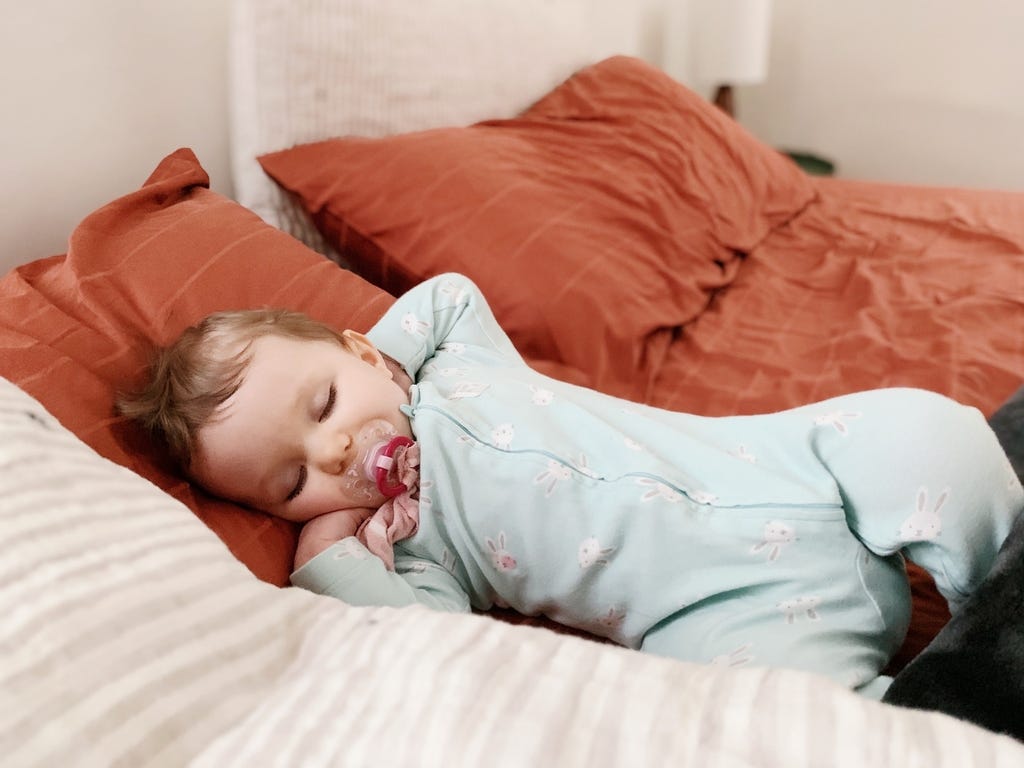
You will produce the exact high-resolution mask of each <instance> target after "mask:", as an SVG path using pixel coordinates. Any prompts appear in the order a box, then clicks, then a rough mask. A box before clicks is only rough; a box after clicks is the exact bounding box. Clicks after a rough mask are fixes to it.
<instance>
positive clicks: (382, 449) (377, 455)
mask: <svg viewBox="0 0 1024 768" xmlns="http://www.w3.org/2000/svg"><path fill="white" fill-rule="evenodd" d="M410 445H413V441H412V440H410V439H409V438H408V437H406V436H405V435H395V436H394V437H393V438H391V439H390V440H388V441H387V442H381V443H377V444H376V445H375V446H373V448H371V449H370V450H369V451H368V452H367V454H366V460H365V462H364V463H363V470H364V471H365V473H366V479H367V480H373V481H374V482H375V483H377V490H378V491H380V492H381V493H382V494H384V496H386V497H387V498H389V499H390V498H393V497H395V496H397V495H398V494H400V493H405V491H406V490H407V488H406V485H405V483H401V482H397V481H389V480H388V471H389V470H390V469H391V465H392V464H394V463H395V460H394V458H393V457H394V455H395V451H397V450H398V449H399V448H402V447H405V448H408V447H409V446H410Z"/></svg>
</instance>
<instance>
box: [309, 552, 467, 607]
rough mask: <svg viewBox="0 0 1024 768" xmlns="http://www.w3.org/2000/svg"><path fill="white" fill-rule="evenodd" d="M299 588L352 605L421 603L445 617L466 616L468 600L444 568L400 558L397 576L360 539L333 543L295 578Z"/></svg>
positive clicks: (397, 558) (409, 558)
mask: <svg viewBox="0 0 1024 768" xmlns="http://www.w3.org/2000/svg"><path fill="white" fill-rule="evenodd" d="M291 582H292V584H294V585H295V586H296V587H302V588H303V589H308V590H310V591H311V592H316V593H317V594H321V595H330V596H331V597H336V598H338V599H340V600H343V601H345V602H346V603H348V604H349V605H389V606H395V607H398V606H403V605H414V604H417V603H419V604H420V605H425V606H427V607H428V608H434V609H436V610H441V611H455V612H465V611H468V610H469V608H470V604H469V595H468V594H467V593H466V590H465V589H464V588H463V587H462V585H461V584H460V583H459V581H458V579H457V578H455V576H454V574H453V573H452V572H451V571H449V570H448V569H447V568H444V567H442V566H441V565H439V564H437V563H434V562H430V561H428V560H423V559H419V558H413V557H410V556H408V555H405V554H402V553H400V552H398V551H396V552H395V570H394V571H389V570H387V568H385V567H384V562H383V561H382V560H381V559H380V558H379V557H375V556H374V555H373V554H371V553H370V551H369V550H368V549H366V547H365V546H363V544H362V543H361V542H360V541H359V540H358V539H356V538H354V537H348V538H345V539H343V540H341V541H338V542H334V543H333V544H331V545H330V546H329V547H327V549H325V550H324V551H323V552H321V553H320V554H319V555H317V556H316V557H313V558H311V559H310V560H308V561H306V563H305V564H304V565H302V566H301V567H299V568H296V570H295V572H294V573H292V576H291Z"/></svg>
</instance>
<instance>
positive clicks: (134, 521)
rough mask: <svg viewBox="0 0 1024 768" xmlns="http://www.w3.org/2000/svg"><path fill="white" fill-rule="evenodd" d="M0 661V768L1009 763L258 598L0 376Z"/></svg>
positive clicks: (907, 728)
mask: <svg viewBox="0 0 1024 768" xmlns="http://www.w3.org/2000/svg"><path fill="white" fill-rule="evenodd" d="M0 652H2V658H0V662H2V663H0V763H2V764H3V765H5V766H65V765H67V766H70V765H74V766H104V767H105V766H115V765H124V766H142V765H155V766H182V765H196V766H216V767H217V768H220V767H222V766H275V765H280V766H314V767H315V766H328V765H344V766H367V767H369V766H373V768H380V767H381V766H438V767H439V768H440V767H441V766H444V767H445V768H456V767H457V766H472V767H473V768H477V766H484V765H486V766H488V768H500V767H501V766H524V767H525V766H548V765H550V766H559V767H560V768H569V767H571V766H581V768H582V767H583V766H586V767H587V768H594V766H629V768H636V767H637V766H646V765H651V766H654V765H671V766H695V767H697V766H699V767H700V768H715V767H716V766H723V767H724V766H730V767H732V766H748V765H749V766H753V765H757V766H779V768H800V767H801V766H851V768H854V767H855V768H864V766H872V767H873V768H885V767H886V766H893V767H894V768H909V767H910V766H922V767H923V768H942V767H943V766H950V767H951V768H963V767H964V766H972V765H976V766H985V768H999V766H1007V768H1009V767H1010V766H1021V765H1024V747H1022V746H1020V745H1018V744H1017V743H1016V742H1013V741H1011V740H1009V739H1007V738H1005V737H999V736H995V735H992V734H989V733H987V732H985V731H982V730H980V729H978V728H976V727H974V726H970V725H967V724H964V723H960V722H958V721H955V720H953V719H951V718H948V717H946V716H943V715H935V714H925V713H918V712H912V711H909V710H899V709H895V708H892V707H889V706H886V705H882V704H878V703H875V702H871V701H867V700H864V699H861V698H860V697H858V696H857V695H855V694H853V693H850V692H848V691H846V690H844V689H841V688H839V687H836V686H835V685H833V684H831V683H830V682H828V681H826V680H824V679H819V678H816V677H813V676H810V675H805V674H801V673H795V672H788V671H766V670H749V669H745V670H729V669H718V668H712V667H701V666H694V665H686V664H681V663H677V662H674V661H670V660H663V659H657V658H654V657H650V656H645V655H642V654H639V653H634V652H631V651H625V650H620V649H617V648H612V647H609V646H605V645H599V644H596V643H591V642H588V641H586V640H581V639H578V638H572V637H563V636H561V635H556V634H554V633H551V632H548V631H545V630H540V629H533V628H528V627H514V626H509V625H506V624H504V623H501V622H497V621H494V620H491V619H488V618H484V617H477V616H467V615H447V614H441V613H433V612H430V611H427V610H426V609H422V608H409V609H403V610H393V609H362V608H351V607H349V606H346V605H344V604H343V603H341V602H339V601H336V600H333V599H331V598H324V597H320V596H317V595H313V594H310V593H305V592H302V591H299V590H295V589H285V590H281V589H277V588H275V587H271V586H268V585H266V584H263V583H260V582H258V581H257V580H256V579H254V578H253V577H252V576H251V575H250V574H249V572H248V570H247V569H246V568H245V567H243V566H242V565H240V564H239V563H237V562H236V561H235V560H234V559H233V558H232V556H231V555H230V554H229V553H228V551H227V549H226V548H225V547H224V546H223V545H222V544H221V543H220V541H219V540H218V539H217V538H216V537H215V536H214V535H213V534H212V533H210V532H209V530H207V528H206V527H205V526H204V525H203V524H202V523H201V522H199V521H198V520H197V519H196V518H195V517H194V516H193V515H192V514H191V513H190V512H189V511H188V510H187V509H186V508H185V507H184V506H182V505H180V504H179V503H178V502H176V501H175V500H174V499H172V498H170V497H169V496H167V495H165V494H164V493H162V492H161V491H160V490H158V489H157V488H155V487H154V486H153V485H151V484H150V483H149V482H147V481H146V480H143V479H141V478H140V477H138V476H137V475H135V474H133V473H132V472H130V471H129V470H127V469H125V468H123V467H120V466H117V465H115V464H113V463H111V462H109V461H107V460H106V459H103V458H101V457H100V456H98V455H97V454H95V453H94V452H93V451H92V450H91V449H90V448H88V447H87V446H85V445H84V444H83V443H82V442H80V441H79V440H78V439H77V438H76V437H74V436H73V435H72V434H71V433H69V432H68V431H66V430H65V429H64V428H63V427H62V426H61V425H60V424H59V423H57V422H56V421H55V420H54V419H53V417H51V416H50V415H49V414H48V413H47V412H46V411H45V410H44V409H43V408H42V406H41V405H39V404H38V403H37V402H36V401H35V400H33V399H31V398H30V397H28V396H27V395H26V394H24V393H23V392H22V391H21V390H19V389H18V388H16V387H15V386H13V385H12V384H10V383H9V382H7V381H6V380H2V379H0Z"/></svg>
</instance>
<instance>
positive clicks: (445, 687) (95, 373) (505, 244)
mask: <svg viewBox="0 0 1024 768" xmlns="http://www.w3.org/2000/svg"><path fill="white" fill-rule="evenodd" d="M606 5H607V7H606ZM615 5H616V4H615V3H607V4H604V3H598V4H595V5H593V6H592V7H591V11H592V9H593V8H601V9H602V10H601V12H600V13H597V12H588V4H587V3H585V2H559V3H551V2H544V1H543V0H534V1H532V2H526V1H525V0H524V1H523V2H516V3H512V2H507V3H504V2H493V3H489V4H473V5H472V6H467V5H465V4H461V3H458V2H455V0H446V1H445V2H438V3H430V4H425V3H420V4H413V3H398V2H389V3H380V2H372V1H371V0H364V1H363V2H359V1H358V0H345V1H342V0H333V1H329V0H320V1H319V2H314V1H313V0H308V1H306V2H294V0H293V1H292V2H284V0H259V1H258V2H255V1H250V2H238V3H236V4H235V7H234V10H233V14H234V17H233V19H232V82H233V88H232V95H231V98H232V108H233V113H234V127H233V135H232V148H233V153H234V157H233V164H234V177H235V178H234V182H235V188H236V197H237V201H236V200H232V199H229V198H227V197H224V196H222V195H219V194H217V193H214V192H212V191H211V190H210V189H209V178H208V176H207V174H206V172H205V171H204V169H203V166H202V163H201V159H200V158H197V157H196V156H195V154H194V153H193V152H192V151H191V150H189V149H187V148H182V149H178V150H176V151H174V152H172V153H170V154H168V155H167V156H166V157H164V158H163V159H159V158H154V166H155V168H154V170H153V172H152V174H151V175H150V177H149V178H148V179H146V181H145V182H144V184H143V185H142V186H141V187H140V188H138V189H133V190H125V194H124V195H122V196H121V197H118V198H116V199H114V200H112V201H111V202H110V203H109V204H107V205H105V206H103V207H101V208H99V209H97V210H96V211H95V212H93V213H92V214H90V215H89V216H88V217H86V218H85V219H84V220H83V221H82V222H81V224H80V225H79V226H78V227H77V228H76V229H75V230H74V231H73V232H72V233H71V235H70V239H69V246H68V250H67V252H66V253H65V254H61V255H58V256H53V257H50V258H46V259H37V260H33V261H30V262H27V263H25V264H23V265H22V266H20V267H18V268H16V269H14V270H12V271H11V272H10V273H9V274H7V275H6V276H5V277H4V278H3V280H2V281H0V297H2V299H3V301H2V303H0V350H2V353H0V377H2V380H0V488H2V490H0V499H2V500H3V501H2V504H0V516H2V520H3V523H2V525H3V535H2V542H3V543H2V545H0V572H2V573H3V578H2V580H0V584H2V588H0V595H2V602H0V614H2V615H3V616H4V617H5V618H4V620H3V623H2V630H0V631H2V634H0V637H2V638H3V648H4V657H3V658H4V663H3V665H2V667H0V680H2V686H0V691H2V693H0V701H2V702H3V706H2V708H0V746H2V747H3V751H4V754H5V761H6V764H10V765H53V764H63V763H74V764H86V765H115V764H128V765H136V764H155V765H183V764H195V765H217V766H223V765H235V764H238V765H254V764H256V765H264V764H266V765H353V766H357V765H371V764H372V765H403V766H404V765H416V766H430V765H447V766H451V765H479V764H482V763H485V762H486V763H487V764H492V765H509V766H513V765H514V766H520V765H559V766H563V765H565V766H573V765H584V764H585V765H588V766H592V765H630V766H633V765H695V766H696V765H699V766H736V765H777V766H786V767H787V768H791V767H793V766H814V765H857V766H860V765H872V766H887V765H892V766H908V765H925V764H927V765H929V766H944V765H950V766H953V765H955V766H963V765H986V766H1002V765H1005V766H1012V765H1021V764H1024V747H1022V746H1021V745H1020V744H1018V743H1017V742H1016V741H1014V740H1012V739H1009V738H1007V737H1005V736H1000V735H997V734H993V733H990V732H987V731H985V730H983V729H981V728H978V727H976V726H973V725H971V724H969V723H966V722H962V721H958V720H954V719H952V718H950V717H947V716H945V715H942V714H938V713H928V712H919V711H913V710H905V709H898V708H895V707H891V706H888V705H884V704H880V703H877V702H873V701H869V700H866V699H864V698H861V697H859V696H857V695H855V694H853V693H851V692H849V691H847V690H845V689H842V688H839V687H837V686H835V685H834V684H832V683H830V682H829V681H827V680H824V679H821V678H817V677H814V676H812V675H807V674H804V673H801V672H797V671H794V670H786V669H773V670H765V669H758V668H752V667H745V666H743V665H738V666H736V667H729V666H728V665H725V666H715V665H707V666H700V665H690V664H682V663H679V662H674V661H670V660H666V659H659V658H655V657H652V656H648V655H643V654H639V653H635V652H631V651H627V650H624V649H620V648H616V647H612V646H610V645H608V644H605V643H598V642H594V641H593V640H592V639H589V638H586V637H581V636H576V635H572V634H567V633H564V632H560V631H552V629H553V627H552V626H551V625H550V624H548V623H547V622H546V621H545V620H544V619H543V617H515V616H501V617H500V618H502V619H504V620H502V621H496V620H495V616H487V615H485V616H479V615H466V616H452V615H446V614H439V613H432V612H429V611H427V610H425V609H418V608H413V609H403V610H392V609H365V608H354V607H350V606H347V605H344V604H342V603H340V602H339V601H336V600H332V599H330V598H323V597H320V596H316V595H313V594H309V593H305V592H303V591H301V590H297V589H291V588H283V587H284V586H285V585H286V584H287V577H288V572H289V570H290V563H291V557H292V554H293V552H294V548H295V542H296V536H297V531H296V530H295V528H294V527H293V526H292V525H291V524H288V523H284V522H282V521H278V520H273V519H271V518H268V517H266V516H264V515H261V514H259V513H256V512H253V511H250V510H247V509H244V508H241V507H238V506H236V505H233V504H230V503H227V502H223V501H220V500H217V499H213V498H211V497H209V496H207V495H205V494H204V493H203V492H202V490H201V489H199V488H197V487H195V486H193V485H191V484H189V483H188V482H187V481H186V480H185V478H184V477H183V476H182V475H181V473H180V472H179V471H177V469H176V468H175V467H174V466H173V465H172V464H171V463H170V462H169V461H168V459H167V457H166V456H165V455H164V454H163V453H162V452H161V451H160V449H159V447H158V446H155V445H153V444H151V443H150V442H149V441H147V439H146V438H145V436H144V435H142V434H140V433H139V432H138V431H137V430H136V429H135V428H134V427H133V426H132V425H130V424H127V423H125V422H124V421H123V420H122V419H120V418H118V417H117V416H115V415H114V413H113V410H112V403H113V400H114V397H115V394H116V393H117V392H118V391H122V390H126V389H131V388H133V387H135V386H137V385H138V383H139V382H140V381H141V378H142V376H143V375H144V371H145V365H146V360H147V355H148V352H149V350H150V349H151V347H152V345H154V344H164V343H167V342H169V341H170V340H171V339H173V338H174V337H175V336H177V334H178V333H179V332H180V331H181V330H182V329H183V328H184V327H185V326H187V325H189V324H191V323H193V322H195V321H196V320H197V319H199V318H200V317H202V316H203V315H205V314H207V313H208V312H210V311H213V310H217V309H228V308H240V307H247V306H263V305H274V306H287V307H292V308H296V309H301V310H304V311H306V312H308V313H310V314H311V315H313V316H314V317H316V318H318V319H321V320H324V321H325V322H328V323H330V324H332V325H335V326H337V327H354V328H357V329H360V330H365V329H366V328H367V327H369V326H370V325H372V324H373V322H374V321H375V320H376V319H377V318H378V317H379V316H380V315H381V314H382V313H383V312H384V311H385V309H386V308H387V307H388V306H390V304H391V303H392V302H393V300H394V297H395V296H397V295H399V294H401V293H402V292H403V291H405V290H407V289H408V288H409V287H411V286H412V285H414V284H416V283H417V282H419V281H421V280H423V279H426V278H427V277H430V276H432V275H434V274H438V273H440V272H446V271H459V272H463V273H465V274H467V275H468V276H469V277H470V278H472V279H473V280H474V281H475V282H476V283H477V284H478V285H479V286H480V288H481V289H482V290H483V292H484V293H485V295H486V296H487V297H488V298H489V300H490V301H491V303H492V305H493V306H494V308H495V312H496V315H497V317H498V319H499V320H500V321H501V323H502V324H503V326H504V327H505V328H506V330H507V331H508V332H509V334H510V336H511V337H512V338H513V340H514V342H515V343H516V345H517V347H518V348H519V349H520V351H522V352H523V354H524V355H525V356H526V357H527V358H528V359H529V360H530V362H531V363H532V364H533V365H534V366H535V367H537V368H539V369H540V370H542V371H543V372H545V373H547V374H549V375H551V376H555V377H558V378H562V379H566V380H569V381H573V382H577V383H582V384H586V385H588V386H592V387H595V388H598V389H601V390H604V391H607V392H610V393H613V394H616V395H620V396H623V397H627V398H630V399H633V400H637V401H642V402H647V403H652V404H656V405H660V406H663V407H669V408H675V409H680V410H686V411H690V412H696V413H703V414H708V415H719V414H730V413H755V412H763V411H769V410H777V409H780V408H785V407H789V406H792V405H797V404H800V403H803V402H806V401H809V400H812V399H821V398H825V397H829V396H831V395H835V394H840V393H843V392H848V391H851V390H855V389H864V388H872V387H880V386H899V385H911V386H923V387H927V388H930V389H934V390H937V391H940V392H943V393H945V394H948V395H951V396H953V397H955V398H957V399H959V400H961V401H963V402H966V403H969V404H972V405H975V406H977V407H978V408H979V409H981V410H982V411H984V412H986V413H988V412H991V411H992V410H993V409H994V408H995V407H996V406H997V405H998V404H999V403H1000V402H1002V401H1003V400H1004V399H1005V398H1006V397H1007V396H1008V395H1009V394H1010V393H1012V392H1013V391H1014V390H1016V389H1017V387H1018V386H1019V385H1020V382H1021V381H1022V380H1024V194H1021V193H1019V192H1018V193H1014V192H999V191H980V190H964V189H937V188H921V187H907V186H893V185H882V184H877V183H870V182H855V181H849V180H843V179H825V178H814V177H810V176H807V175H805V174H804V173H803V172H802V171H800V170H799V168H797V166H795V165H794V164H793V163H792V162H790V161H789V160H788V159H787V158H786V157H785V156H783V155H781V154H780V153H778V152H777V151H775V150H774V149H772V148H771V147H768V146H766V145H764V144H763V143H762V142H760V141H758V140H757V139H756V138H755V137H753V136H752V135H750V134H749V133H747V132H746V131H745V130H744V129H743V128H741V127H740V126H739V125H738V124H737V123H735V122H733V121H732V120H730V119H729V118H727V117H726V116H725V115H723V114H722V113H720V112H719V111H717V110H716V109H715V108H714V107H712V106H711V105H709V104H708V103H707V102H706V101H705V100H704V99H703V98H701V97H700V96H698V95H697V94H695V93H693V92H692V91H690V90H688V89H687V88H686V87H684V86H683V85H681V84H679V83H677V82H675V81H672V80H671V79H670V78H668V77H667V76H666V75H664V74H663V73H662V72H660V71H659V70H658V68H657V67H656V66H654V65H652V64H650V63H648V62H645V61H643V60H642V59H640V58H637V57H635V56H633V55H630V54H631V53H633V52H634V48H633V46H634V44H635V34H636V29H635V27H633V26H631V25H630V24H626V23H617V22H619V21H621V20H620V19H617V18H616V15H615V14H616V13H622V11H621V9H619V10H616V9H615V7H614V6H615ZM485 6H486V7H485ZM496 13H500V14H503V16H502V23H500V24H495V23H494V18H495V16H494V14H496ZM527 46H529V47H527ZM437 50H445V51H446V52H447V54H448V55H447V56H445V57H444V58H443V59H438V57H437V55H436V51H437ZM524 50H529V51H530V52H531V55H530V56H526V57H524V56H523V51H524ZM382 83H384V84H393V86H394V87H391V88H384V87H382ZM382 94H383V95H382ZM910 577H911V581H912V585H913V590H914V601H915V603H914V617H913V621H912V627H911V632H910V633H909V634H908V638H907V641H906V643H905V644H904V647H903V649H902V650H901V652H900V654H899V655H898V656H897V657H896V658H895V659H894V660H893V662H892V665H891V670H892V671H896V670H898V669H899V668H900V667H901V666H902V665H903V664H905V663H906V662H907V661H908V660H909V659H910V658H911V657H912V656H913V655H914V654H916V653H917V652H918V651H919V650H920V649H921V648H923V647H924V645H925V644H926V643H927V642H928V640H929V639H930V638H931V637H933V636H934V635H935V633H936V632H937V631H938V629H939V628H940V627H941V626H942V625H943V623H944V622H945V620H946V618H947V615H946V614H945V612H944V610H945V609H944V608H943V607H942V603H941V600H940V599H939V598H938V596H937V594H936V593H935V591H934V588H933V587H932V586H931V585H930V584H929V583H928V580H927V579H926V578H925V577H924V576H923V575H922V574H921V573H920V572H917V571H914V570H911V572H910Z"/></svg>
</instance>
